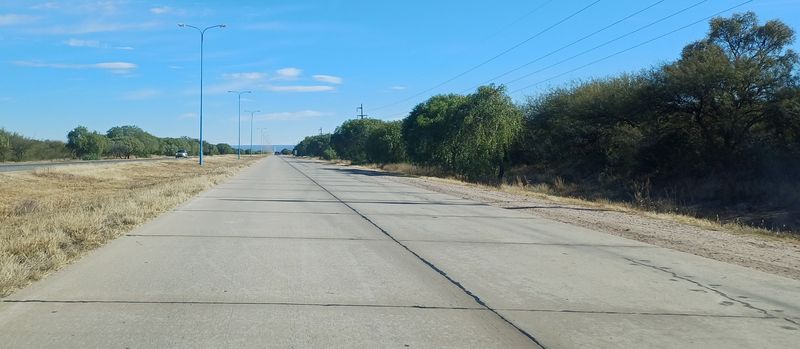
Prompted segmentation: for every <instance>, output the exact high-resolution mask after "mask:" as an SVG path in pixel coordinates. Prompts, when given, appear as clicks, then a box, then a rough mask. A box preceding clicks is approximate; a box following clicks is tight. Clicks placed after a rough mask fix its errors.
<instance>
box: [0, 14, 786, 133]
mask: <svg viewBox="0 0 800 349" xmlns="http://www.w3.org/2000/svg"><path fill="white" fill-rule="evenodd" d="M742 2H744V0H740V1H723V0H716V1H715V0H708V1H704V2H703V1H700V0H668V1H661V2H659V1H656V0H639V1H628V0H617V1H614V0H601V1H597V0H576V1H553V0H535V1H534V0H531V1H523V0H519V1H517V0H496V1H463V0H448V1H430V0H428V1H418V0H406V1H366V0H365V1H344V0H339V1H337V0H330V1H321V0H320V1H281V0H272V1H235V2H234V1H228V2H223V1H134V0H130V1H124V0H119V1H116V0H109V1H81V0H74V1H46V0H45V1H41V2H39V1H16V0H3V2H2V3H0V127H3V128H5V129H7V130H10V131H15V132H19V133H22V134H25V135H27V136H29V137H34V138H40V139H44V138H48V139H65V138H66V133H67V132H68V131H69V130H70V129H72V128H74V127H75V126H77V125H85V126H87V127H89V128H90V129H94V130H98V131H101V132H105V131H106V130H107V129H108V128H110V127H112V126H117V125H137V126H140V127H142V128H144V129H145V130H147V131H149V132H151V133H153V134H155V135H157V136H162V137H165V136H183V135H186V136H192V137H197V133H198V123H199V122H198V112H199V34H198V33H197V32H196V31H194V30H190V29H181V28H179V27H178V26H177V24H178V23H187V24H191V25H195V26H198V27H201V26H202V27H205V26H211V25H215V24H226V25H227V28H225V29H211V30H209V31H208V32H207V33H206V44H205V94H204V96H205V104H204V105H205V109H204V119H205V138H206V139H207V140H209V141H210V142H212V143H218V142H227V143H231V144H236V143H237V103H236V96H235V95H232V94H229V93H226V91H228V90H252V91H253V93H252V94H251V95H244V97H243V99H242V109H243V110H260V112H258V113H255V121H254V128H256V129H259V128H264V129H266V131H264V134H265V135H267V138H268V141H267V142H265V143H274V144H293V143H296V142H297V141H299V140H300V139H302V137H304V136H306V135H310V134H314V133H317V132H319V131H318V130H319V129H320V128H322V129H323V131H325V132H330V131H332V130H333V129H334V128H335V127H336V126H337V125H339V124H341V122H342V121H344V120H346V119H349V118H352V117H353V116H354V115H355V114H356V107H357V106H358V105H359V104H361V103H364V106H365V111H366V113H367V114H368V115H370V116H371V117H377V118H381V119H387V120H388V119H400V118H402V117H404V116H405V114H406V113H407V112H408V111H409V110H410V109H411V108H412V107H413V106H414V105H415V104H417V103H419V102H421V101H424V100H425V99H426V98H428V97H430V96H431V95H434V94H437V93H450V92H467V91H469V90H470V89H473V88H474V87H475V86H476V85H477V84H480V83H482V82H486V81H488V80H490V79H492V78H493V77H496V76H499V75H501V74H503V73H505V72H508V71H510V70H512V69H514V68H517V67H520V66H522V65H523V64H525V63H528V62H531V61H534V62H533V63H531V64H529V65H527V66H525V67H523V68H520V69H519V70H516V71H514V72H513V73H510V74H508V75H506V76H503V77H502V78H500V79H497V80H496V81H494V82H496V83H507V84H508V89H509V91H513V94H512V97H514V98H515V100H517V101H520V102H521V101H524V100H525V98H526V97H527V96H535V95H536V94H539V93H542V92H543V91H546V89H548V88H552V87H555V86H562V85H564V84H567V83H569V82H570V81H575V80H581V79H589V78H593V77H603V76H609V75H614V74H618V73H621V72H633V71H638V70H640V69H643V68H647V67H650V66H653V65H655V64H659V63H663V62H668V61H671V60H674V59H675V58H676V57H677V56H678V54H679V53H680V50H681V48H682V47H683V46H684V45H686V44H687V43H689V42H691V41H694V40H697V39H700V38H702V37H703V36H704V35H705V33H706V31H707V28H708V27H707V23H706V22H707V21H703V23H699V24H696V25H693V26H690V27H688V28H686V29H683V30H680V31H677V32H675V33H672V34H670V35H668V36H665V37H663V38H660V39H658V40H655V41H653V42H650V43H649V44H646V45H643V46H641V47H638V48H636V49H632V50H630V51H627V52H624V53H622V54H619V55H616V56H614V57H611V58H609V59H606V60H602V61H599V62H597V63H595V64H592V65H589V66H586V67H584V68H582V69H578V70H575V71H572V70H574V69H576V68H578V67H581V66H584V65H586V64H588V63H592V62H595V61H598V60H599V59H601V58H604V57H607V56H609V55H612V54H614V53H616V52H620V51H623V50H625V49H628V48H630V47H633V46H635V45H637V44H639V43H642V42H645V41H648V40H650V39H653V38H655V37H659V36H661V35H663V34H665V33H668V32H670V31H673V30H675V29H677V28H681V27H683V26H686V25H688V24H690V23H693V22H696V21H698V20H701V19H703V18H705V17H707V16H710V15H713V14H715V13H717V12H719V11H722V10H724V9H727V8H730V7H733V6H736V5H738V4H741V3H742ZM697 3H699V4H698V5H696V6H694V7H692V8H691V9H689V10H686V11H684V12H680V13H677V14H675V15H674V16H672V17H670V18H667V19H664V20H662V21H660V22H658V23H656V24H652V25H650V24H651V23H653V22H656V21H658V20H659V19H662V18H664V17H667V16H669V15H671V14H673V13H676V12H679V11H680V10H682V9H685V8H687V7H690V6H692V5H694V4H697ZM651 5H653V6H652V7H650V6H651ZM644 9H646V10H644ZM581 10H582V11H581ZM641 10H644V11H641ZM749 10H752V11H755V12H756V13H757V14H758V15H759V17H760V18H761V20H762V21H765V20H768V19H780V20H782V21H784V22H785V23H787V24H789V25H790V26H792V27H793V28H795V29H798V28H800V1H798V0H755V1H752V2H749V3H747V4H744V5H743V6H741V7H738V8H737V9H736V10H734V12H744V11H749ZM640 11H641V12H640ZM575 13H577V14H576V15H574V16H572V17H570V15H572V14H575ZM635 13H637V14H636V15H633V16H631V17H630V18H628V19H626V20H625V21H622V22H620V23H619V24H616V25H614V26H611V27H609V28H607V29H605V30H604V31H602V32H600V33H597V34H595V35H593V36H591V37H588V38H587V39H585V40H582V41H579V42H577V43H575V44H573V45H572V46H569V47H566V48H563V49H561V50H559V51H557V52H555V53H552V54H550V53H551V52H553V51H556V50H558V49H560V48H562V47H564V46H566V45H568V44H570V43H572V42H575V41H576V40H578V39H580V38H582V37H584V36H587V35H589V34H591V33H593V32H595V31H597V30H599V29H601V28H604V27H606V26H609V25H610V24H612V23H614V22H616V21H618V20H620V19H623V18H626V17H628V16H630V15H632V14H635ZM730 13H731V12H727V13H726V15H729V14H730ZM564 19H566V20H564ZM562 20H564V21H563V22H562ZM642 27H644V29H641V30H639V31H638V32H635V33H633V34H630V35H628V36H625V37H623V38H621V39H619V40H616V41H612V40H613V39H615V38H618V37H620V36H622V35H624V34H627V33H630V32H632V31H634V30H637V29H639V28H642ZM537 34H538V35H537ZM532 37H533V38H532ZM531 38H532V39H531ZM528 39H530V40H528ZM526 40H527V41H526ZM609 41H611V42H610V43H608V44H606V45H602V44H604V43H606V42H609ZM523 42H524V44H521V45H519V44H520V43H523ZM601 45H602V46H601ZM515 46H517V47H516V48H514V49H512V50H509V49H510V48H512V47H515ZM598 46H600V47H598ZM594 47H597V48H596V49H594V50H592V51H588V50H590V49H592V48H594ZM794 47H795V50H797V47H798V45H797V44H795V45H794ZM506 51H507V52H506ZM586 51H588V52H586ZM503 52H506V53H504V54H502V55H500V54H501V53H503ZM582 52H586V53H584V54H582V55H579V54H580V53H582ZM548 54H549V55H548ZM570 57H574V58H572V59H570V60H566V59H567V58H570ZM564 60H566V61H564ZM562 61H564V62H563V63H559V62H562ZM482 63H485V64H482ZM548 67H549V68H548ZM545 68H547V69H545ZM465 72H468V73H466V74H462V73H465ZM457 76H458V78H456V79H453V78H454V77H457ZM520 77H524V78H520ZM553 77H556V78H554V79H551V78H553ZM448 80H452V81H450V82H448V83H446V84H443V85H442V86H438V87H436V88H433V87H434V86H437V85H440V84H442V83H443V82H445V81H448ZM515 80H516V81H515ZM510 81H512V82H511V83H509V82H510ZM537 83H538V84H537ZM530 85H534V86H531V87H529V88H525V87H527V86H530ZM523 88H524V89H523ZM376 108H379V109H376ZM249 115H250V114H246V113H243V115H242V119H243V121H244V122H243V124H242V129H243V131H242V132H243V141H242V143H243V144H247V143H249V127H250V122H249ZM260 139H261V136H260V133H259V131H258V130H256V132H255V143H256V144H258V143H260Z"/></svg>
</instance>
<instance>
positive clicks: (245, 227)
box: [131, 211, 387, 239]
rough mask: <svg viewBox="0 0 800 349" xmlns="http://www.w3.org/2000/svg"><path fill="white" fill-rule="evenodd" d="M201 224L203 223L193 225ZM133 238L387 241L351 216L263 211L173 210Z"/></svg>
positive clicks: (373, 229) (365, 222)
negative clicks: (215, 237)
mask: <svg viewBox="0 0 800 349" xmlns="http://www.w3.org/2000/svg"><path fill="white" fill-rule="evenodd" d="M197 222H204V223H203V224H196V223H197ZM131 234H134V235H182V236H218V237H224V236H239V237H265V238H266V237H273V238H276V237H292V238H318V239H326V238H327V239H387V237H386V236H385V235H384V234H382V233H381V232H380V231H378V230H377V229H376V228H375V227H374V226H373V225H372V224H369V223H368V222H367V221H365V220H363V219H360V217H358V216H356V215H354V214H311V215H310V214H302V213H299V214H283V213H281V214H270V213H263V212H215V211H173V212H169V213H167V214H164V215H163V216H161V217H159V218H158V219H156V220H154V221H152V222H150V223H148V224H147V225H145V226H144V227H142V228H140V229H137V230H135V231H133V232H131Z"/></svg>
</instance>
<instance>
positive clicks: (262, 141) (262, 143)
mask: <svg viewBox="0 0 800 349" xmlns="http://www.w3.org/2000/svg"><path fill="white" fill-rule="evenodd" d="M265 130H266V128H264V127H259V128H258V133H259V135H260V136H261V138H260V139H261V155H264V131H265Z"/></svg>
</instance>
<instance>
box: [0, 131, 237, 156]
mask: <svg viewBox="0 0 800 349" xmlns="http://www.w3.org/2000/svg"><path fill="white" fill-rule="evenodd" d="M178 150H186V151H187V152H188V153H189V155H190V156H197V155H199V153H200V141H199V140H197V139H193V138H189V137H180V138H169V137H166V138H160V137H156V136H154V135H152V134H150V133H148V132H146V131H144V130H142V129H141V128H139V127H137V126H117V127H112V128H111V129H109V130H108V131H106V132H105V133H99V132H97V131H89V129H87V128H86V127H84V126H78V127H76V128H75V129H73V130H71V131H70V132H69V133H68V134H67V142H62V141H52V140H36V139H31V138H27V137H25V136H22V135H20V134H18V133H14V132H9V131H6V130H5V129H0V162H5V161H32V160H54V159H73V158H75V159H83V160H96V159H100V158H103V157H113V158H121V159H122V158H124V159H130V158H131V157H137V158H145V157H151V156H175V153H176V152H178ZM247 152H249V150H248V151H247ZM235 153H236V149H235V148H234V147H232V146H231V145H229V144H226V143H219V144H211V143H208V142H206V141H203V154H204V155H220V154H235Z"/></svg>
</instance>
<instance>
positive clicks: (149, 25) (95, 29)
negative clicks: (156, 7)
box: [29, 21, 161, 35]
mask: <svg viewBox="0 0 800 349" xmlns="http://www.w3.org/2000/svg"><path fill="white" fill-rule="evenodd" d="M159 26H161V24H160V23H158V22H141V23H109V22H97V21H89V22H84V23H80V24H77V25H74V26H52V27H44V28H35V29H30V30H29V32H31V33H35V34H49V35H82V34H94V33H111V32H121V31H143V30H152V29H155V28H158V27H159Z"/></svg>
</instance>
